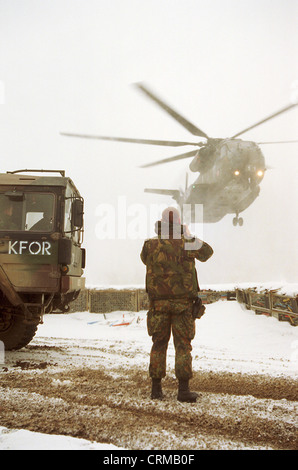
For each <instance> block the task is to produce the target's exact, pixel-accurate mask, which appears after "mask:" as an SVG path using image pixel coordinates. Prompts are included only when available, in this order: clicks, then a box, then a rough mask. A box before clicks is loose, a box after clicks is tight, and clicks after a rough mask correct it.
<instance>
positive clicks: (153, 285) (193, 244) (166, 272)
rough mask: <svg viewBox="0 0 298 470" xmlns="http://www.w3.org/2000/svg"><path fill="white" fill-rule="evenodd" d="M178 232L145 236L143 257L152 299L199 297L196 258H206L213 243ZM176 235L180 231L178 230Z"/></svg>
mask: <svg viewBox="0 0 298 470" xmlns="http://www.w3.org/2000/svg"><path fill="white" fill-rule="evenodd" d="M180 227H182V226H179V236H177V237H176V238H175V233H174V236H173V233H172V236H171V234H170V236H167V237H163V236H162V235H161V234H160V233H159V234H158V236H157V237H156V238H150V239H149V240H146V241H145V243H144V245H143V249H142V252H141V260H142V261H143V263H144V264H145V265H146V267H147V270H146V271H147V272H146V291H147V292H148V295H149V298H150V299H151V300H152V299H179V298H190V299H193V298H196V297H197V295H198V291H199V285H198V279H197V272H196V268H195V259H198V260H199V261H202V262H205V261H207V260H208V259H209V258H210V257H211V256H212V254H213V250H212V248H211V246H210V245H208V244H207V243H205V242H202V241H201V240H199V239H197V238H186V237H184V235H183V234H181V229H180ZM176 235H177V231H176Z"/></svg>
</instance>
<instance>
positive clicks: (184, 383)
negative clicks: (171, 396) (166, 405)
mask: <svg viewBox="0 0 298 470" xmlns="http://www.w3.org/2000/svg"><path fill="white" fill-rule="evenodd" d="M188 382H189V381H188V380H179V386H178V396H177V400H178V401H182V402H186V403H195V402H196V400H197V398H198V396H199V395H198V394H197V393H196V392H191V391H190V390H189V383H188Z"/></svg>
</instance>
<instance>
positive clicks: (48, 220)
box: [0, 193, 55, 232]
mask: <svg viewBox="0 0 298 470" xmlns="http://www.w3.org/2000/svg"><path fill="white" fill-rule="evenodd" d="M54 202H55V198H54V194H49V193H24V194H20V195H19V194H18V195H17V196H14V195H12V193H6V194H5V193H2V194H0V230H3V231H4V230H5V231H29V230H30V231H33V232H51V231H52V230H53V224H54Z"/></svg>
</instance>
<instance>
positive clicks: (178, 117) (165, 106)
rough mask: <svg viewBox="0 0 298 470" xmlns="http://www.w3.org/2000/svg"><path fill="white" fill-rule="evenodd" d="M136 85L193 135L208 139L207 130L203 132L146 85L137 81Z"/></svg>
mask: <svg viewBox="0 0 298 470" xmlns="http://www.w3.org/2000/svg"><path fill="white" fill-rule="evenodd" d="M134 86H136V87H137V88H138V89H139V90H140V91H142V92H143V93H145V95H147V96H148V97H149V98H150V99H151V100H153V101H154V102H155V103H157V104H158V105H159V106H160V107H161V108H162V109H163V110H164V111H166V112H167V113H168V114H169V115H170V116H172V118H174V119H175V120H176V121H178V122H179V124H181V125H182V126H183V127H185V128H186V129H187V130H188V131H189V132H191V133H192V134H193V135H196V136H199V137H205V138H206V139H208V135H207V134H205V132H203V131H202V130H201V129H199V128H198V127H197V126H195V125H194V124H192V123H191V122H190V121H188V120H187V119H185V118H184V117H183V116H182V115H181V114H179V113H178V112H177V111H175V110H174V109H173V108H171V107H170V106H169V105H168V104H167V103H165V102H164V101H162V100H161V99H160V98H158V97H157V96H156V95H155V94H154V93H152V91H150V90H149V89H148V88H147V87H145V86H144V84H142V83H135V84H134Z"/></svg>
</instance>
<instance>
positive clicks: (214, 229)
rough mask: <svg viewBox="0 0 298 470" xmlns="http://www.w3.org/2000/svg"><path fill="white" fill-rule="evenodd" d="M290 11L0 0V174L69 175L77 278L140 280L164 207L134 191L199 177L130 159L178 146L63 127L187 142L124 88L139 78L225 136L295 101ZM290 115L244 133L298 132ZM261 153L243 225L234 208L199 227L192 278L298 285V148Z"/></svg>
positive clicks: (293, 6)
mask: <svg viewBox="0 0 298 470" xmlns="http://www.w3.org/2000/svg"><path fill="white" fill-rule="evenodd" d="M297 18H298V4H297V2H296V1H295V0H241V1H239V0H209V1H206V0H176V1H174V0H163V1H162V2H161V1H158V0H143V1H142V2H140V1H137V0H108V1H106V0H84V1H83V0H21V1H20V0H1V1H0V64H1V65H0V103H1V104H0V119H1V124H0V142H1V153H2V158H1V172H6V171H9V170H15V169H21V168H43V169H64V170H66V174H67V176H69V177H71V178H72V179H73V181H74V182H75V184H76V185H77V187H78V188H79V190H80V192H81V194H82V196H83V197H84V199H85V234H84V247H85V248H86V250H87V268H86V271H85V275H86V282H87V285H90V286H91V285H136V284H137V285H142V284H143V283H144V276H145V267H144V266H143V265H142V263H141V261H140V257H139V253H140V250H141V248H142V244H143V241H144V239H143V238H145V237H146V236H150V235H151V234H152V230H153V223H154V222H153V220H152V219H153V217H154V215H155V214H153V213H154V212H156V211H157V212H158V211H159V208H160V209H162V205H172V200H171V198H167V197H163V196H158V195H152V194H148V193H144V188H145V187H155V188H166V189H179V188H180V187H181V188H184V185H185V177H186V173H187V172H188V174H189V178H190V179H189V182H191V180H192V179H194V178H195V176H196V175H195V174H192V173H191V172H190V171H189V169H188V165H189V163H190V161H191V160H190V161H188V160H182V161H178V162H174V163H170V164H167V165H161V166H158V167H153V168H148V169H142V168H139V166H140V165H143V164H145V163H149V162H150V161H154V160H158V159H161V158H166V157H169V156H173V155H175V154H177V153H179V151H178V152H177V149H175V148H167V147H157V146H146V145H138V144H127V143H120V142H105V141H99V140H89V139H88V140H87V139H78V138H70V137H63V136H61V135H60V132H73V133H82V134H100V135H108V136H121V137H138V138H148V139H170V140H192V137H193V136H191V134H190V133H188V132H187V131H186V129H184V128H183V127H182V126H180V125H179V124H178V123H177V122H176V121H174V120H173V119H172V118H171V117H170V116H169V115H167V114H166V113H165V112H164V111H163V110H161V109H160V108H159V107H158V106H156V105H155V104H154V103H153V102H152V101H150V100H148V99H147V98H146V97H145V96H144V95H142V94H141V93H140V92H139V91H137V90H136V89H135V87H133V86H132V84H133V83H135V82H139V81H144V82H145V83H146V84H148V86H150V87H151V88H152V89H153V90H154V91H155V92H156V93H157V94H158V95H159V96H161V97H162V98H163V99H164V100H165V101H167V102H168V103H169V104H171V105H172V106H173V107H174V108H175V109H177V110H178V111H180V112H181V114H183V115H184V116H185V117H187V118H188V119H189V120H190V121H192V122H193V123H194V124H196V125H197V126H198V127H200V128H201V129H203V130H204V131H205V132H206V133H207V134H208V135H210V136H212V137H229V136H232V135H234V134H235V133H236V132H238V131H241V130H242V129H245V128H246V127H248V126H250V125H252V124H254V123H255V122H257V121H259V120H261V119H263V118H265V117H267V116H268V115H270V114H272V113H273V112H275V111H277V110H279V109H280V108H282V107H284V106H286V105H288V104H289V103H291V102H293V101H295V100H297V95H298V91H297V89H298V81H297V79H298V74H297V63H298V61H297V45H298V37H297V31H298V28H297V26H298V25H297ZM297 113H298V108H294V109H293V110H290V111H289V112H287V113H285V114H283V115H280V116H278V117H276V118H275V119H273V120H270V121H268V122H266V123H264V124H262V125H261V126H258V127H256V128H255V129H252V130H251V131H249V132H247V133H245V134H244V135H243V136H241V138H243V139H247V140H254V141H256V142H260V141H280V140H294V139H298V133H297V123H298V114H297ZM194 141H196V138H195V139H194ZM189 150H190V149H189ZM262 151H263V154H264V156H265V159H266V164H267V166H268V167H270V169H269V170H268V171H267V172H266V174H265V177H264V180H263V182H262V183H261V192H260V195H259V197H258V198H257V200H256V201H255V202H254V203H253V204H252V205H251V206H250V207H249V208H248V209H247V210H246V211H244V212H243V213H242V217H243V218H244V225H243V227H234V226H233V224H232V218H233V215H228V216H226V217H225V218H224V219H223V220H221V221H220V222H218V223H215V224H204V226H203V237H204V239H205V240H206V241H207V242H208V243H210V244H211V245H212V247H213V249H214V255H213V257H212V258H211V259H210V260H209V261H208V262H207V263H206V264H203V263H200V264H198V266H197V268H198V273H199V280H200V282H201V284H216V283H239V282H258V283H260V282H271V281H273V282H281V283H283V282H297V261H298V248H297V233H298V230H297V229H298V221H297V200H298V186H297V176H298V175H297V173H298V172H297V170H298V158H297V156H298V144H275V145H263V146H262ZM108 208H109V209H110V211H112V212H111V213H112V214H113V217H112V218H111V219H110V221H111V220H112V221H113V223H114V225H113V229H112V230H111V231H110V232H109V233H110V238H103V236H102V231H101V228H102V227H103V225H104V219H103V217H104V214H106V213H107V212H104V210H105V209H108ZM144 208H145V212H144ZM150 210H151V215H150ZM140 214H141V215H140ZM144 214H145V215H144ZM138 215H139V218H137V217H138ZM159 216H160V214H159ZM157 217H158V216H157ZM136 218H137V222H136ZM140 221H141V222H142V223H141V222H140ZM123 224H124V225H123ZM140 225H141V226H142V227H143V228H144V226H146V227H145V229H144V230H143V232H142V233H141V231H140V230H139V228H140ZM109 229H111V226H109Z"/></svg>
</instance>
